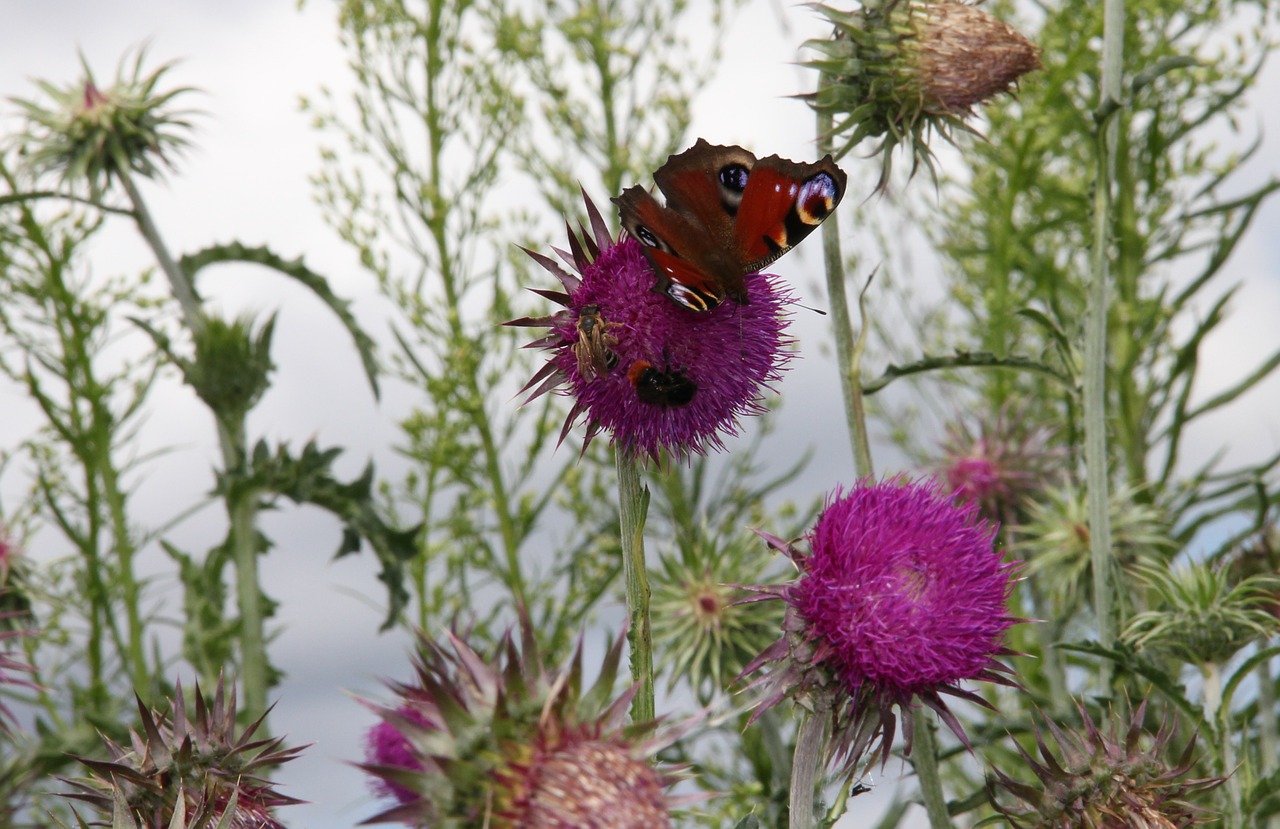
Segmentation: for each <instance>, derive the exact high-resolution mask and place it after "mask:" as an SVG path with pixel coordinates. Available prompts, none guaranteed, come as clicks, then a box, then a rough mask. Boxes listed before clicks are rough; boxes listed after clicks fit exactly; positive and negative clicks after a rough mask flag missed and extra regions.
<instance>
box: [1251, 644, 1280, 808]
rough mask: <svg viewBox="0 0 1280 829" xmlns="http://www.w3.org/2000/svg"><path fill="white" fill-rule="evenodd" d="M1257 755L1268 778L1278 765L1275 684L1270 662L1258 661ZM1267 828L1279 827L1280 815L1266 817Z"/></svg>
mask: <svg viewBox="0 0 1280 829" xmlns="http://www.w3.org/2000/svg"><path fill="white" fill-rule="evenodd" d="M1255 672H1256V673H1257V676H1258V757H1259V758H1260V759H1261V767H1260V768H1259V772H1260V776H1261V777H1263V778H1269V777H1270V776H1271V775H1273V774H1275V772H1276V769H1277V767H1280V759H1277V758H1280V746H1278V745H1277V740H1276V686H1275V680H1273V679H1272V678H1271V664H1270V663H1269V662H1268V661H1267V660H1263V661H1262V662H1260V663H1258V667H1257V669H1256V671H1255ZM1267 829H1280V815H1272V816H1271V817H1270V818H1268V819H1267Z"/></svg>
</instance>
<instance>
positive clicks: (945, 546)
mask: <svg viewBox="0 0 1280 829" xmlns="http://www.w3.org/2000/svg"><path fill="white" fill-rule="evenodd" d="M976 514H977V506H976V505H972V504H963V503H956V502H955V501H953V500H952V499H951V498H949V497H947V496H945V495H943V494H942V492H941V489H940V487H939V485H938V484H937V483H936V482H932V481H930V482H923V483H906V484H904V483H900V482H898V481H886V482H883V483H879V484H871V485H860V486H857V487H855V488H853V489H852V490H850V491H848V492H841V491H837V492H836V493H835V495H834V496H833V497H832V498H831V499H829V500H828V502H827V506H826V508H825V509H824V510H823V513H822V515H821V517H820V518H819V519H818V523H817V524H816V525H815V526H814V528H813V531H812V532H811V533H810V535H809V537H808V539H809V544H810V548H811V551H812V552H811V553H810V555H809V556H807V557H806V558H805V559H804V565H803V568H804V572H803V575H802V576H801V577H800V578H799V579H798V580H797V581H796V583H795V584H794V585H793V586H792V588H791V590H790V592H789V596H788V601H789V602H790V603H791V604H792V605H794V606H795V607H796V608H797V609H798V610H799V612H800V616H801V618H802V619H804V621H805V624H806V626H807V628H808V631H809V635H810V636H811V637H812V638H813V639H814V640H816V641H817V642H818V643H820V648H819V650H820V654H821V656H822V657H823V658H825V659H826V660H827V661H828V663H829V664H830V666H831V668H832V669H833V670H834V671H835V672H836V673H837V674H838V675H839V677H840V678H841V680H842V682H843V683H844V685H845V686H846V687H847V688H849V689H850V690H851V691H856V690H857V689H859V688H860V687H861V686H862V685H863V684H864V683H870V684H872V685H874V686H876V687H878V688H881V689H883V690H885V691H887V692H890V693H892V694H893V695H895V696H898V697H899V698H901V699H903V700H905V699H907V698H909V697H910V696H912V695H914V694H918V693H925V692H928V691H929V690H930V689H933V688H937V687H938V686H942V685H950V684H953V683H956V682H959V681H960V680H963V679H971V678H974V677H978V676H980V675H981V674H982V673H983V672H984V671H985V670H987V669H988V668H989V667H990V665H991V661H992V657H993V655H994V654H995V653H997V652H998V651H999V650H1000V648H1001V644H1002V642H1003V639H1004V632H1005V630H1006V629H1008V628H1009V626H1010V625H1012V624H1013V622H1014V620H1012V619H1010V618H1009V617H1008V615H1007V614H1006V602H1007V600H1008V597H1009V591H1010V588H1011V584H1012V582H1011V578H1010V575H1011V573H1010V570H1011V568H1012V566H1013V565H1011V564H1009V563H1008V562H1005V561H1004V560H1003V558H1002V556H1001V555H1000V554H999V553H998V552H996V551H995V550H994V549H993V542H994V537H995V532H996V528H995V526H994V525H992V524H989V523H987V522H986V521H983V520H980V519H977V515H976Z"/></svg>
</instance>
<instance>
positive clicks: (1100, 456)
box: [1083, 0, 1124, 689]
mask: <svg viewBox="0 0 1280 829" xmlns="http://www.w3.org/2000/svg"><path fill="white" fill-rule="evenodd" d="M1103 15H1104V16H1103V26H1104V29H1103V43H1102V100H1101V101H1100V102H1099V104H1098V110H1097V112H1095V113H1094V117H1095V120H1096V121H1097V127H1098V130H1097V168H1096V183H1095V185H1094V188H1093V211H1094V213H1093V263H1092V268H1093V274H1092V278H1091V279H1090V283H1089V301H1088V311H1087V312H1086V316H1085V342H1084V389H1083V397H1084V401H1083V408H1084V463H1085V482H1086V488H1087V493H1088V503H1087V507H1088V511H1089V552H1090V562H1091V565H1092V568H1093V605H1094V610H1095V612H1096V614H1097V623H1098V640H1099V641H1100V642H1102V643H1103V644H1104V645H1108V644H1109V643H1110V642H1111V641H1112V640H1114V639H1115V618H1114V611H1113V610H1112V605H1113V597H1112V592H1111V591H1112V582H1111V574H1112V572H1113V569H1114V566H1113V561H1112V551H1111V513H1110V494H1109V482H1108V463H1107V411H1106V410H1107V399H1106V395H1107V380H1106V372H1107V316H1108V313H1107V305H1108V293H1109V288H1110V281H1111V280H1110V276H1111V265H1110V262H1111V259H1110V254H1109V250H1110V244H1111V233H1110V229H1111V224H1112V217H1111V209H1112V194H1111V187H1112V181H1113V179H1114V175H1115V169H1114V168H1115V161H1114V159H1113V157H1112V151H1113V149H1114V148H1115V146H1116V141H1117V137H1118V136H1119V129H1120V123H1119V120H1118V119H1117V117H1116V115H1117V113H1118V111H1119V108H1120V76H1121V73H1122V71H1123V57H1124V51H1123V49H1124V0H1106V4H1105V6H1104V8H1103ZM1099 671H1100V676H1099V680H1100V684H1101V686H1102V688H1103V689H1105V688H1106V687H1107V686H1109V685H1110V681H1111V668H1110V663H1108V662H1107V661H1106V660H1102V662H1101V665H1100V666H1099Z"/></svg>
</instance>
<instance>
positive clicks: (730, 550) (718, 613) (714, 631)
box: [650, 529, 782, 705]
mask: <svg viewBox="0 0 1280 829" xmlns="http://www.w3.org/2000/svg"><path fill="white" fill-rule="evenodd" d="M773 563H774V562H772V561H770V560H769V558H768V557H766V556H762V555H760V550H759V540H758V539H757V538H756V537H755V536H754V535H749V534H748V535H747V536H745V537H743V536H735V537H730V538H726V537H724V536H723V535H721V534H718V533H714V532H713V531H712V530H710V529H704V531H702V532H699V533H698V534H697V537H696V538H695V539H694V540H692V541H691V542H689V543H682V544H680V546H679V550H678V551H675V550H673V551H671V552H669V553H668V554H667V555H665V556H663V557H662V559H661V566H660V567H659V568H658V569H656V570H655V571H654V572H653V573H652V574H651V575H650V580H651V583H652V585H653V612H652V617H653V640H654V650H655V652H656V653H657V654H658V655H659V659H660V660H661V665H662V668H663V670H664V672H666V673H667V674H668V676H669V677H670V687H671V688H672V689H674V688H675V686H676V685H677V684H678V683H688V686H689V687H690V688H691V689H692V690H693V692H694V694H695V695H696V696H697V698H698V700H699V702H701V703H702V704H704V705H705V704H707V703H709V702H710V700H711V698H712V697H713V696H714V695H715V694H719V693H722V692H724V691H725V690H727V688H728V685H729V684H730V683H732V682H733V681H734V679H735V678H736V677H737V676H738V675H739V674H741V673H742V669H743V668H744V667H746V665H747V664H748V663H749V662H750V661H751V660H752V659H753V658H755V656H756V654H758V653H760V651H761V650H763V649H764V647H765V646H767V645H768V644H769V642H770V641H771V640H772V639H774V638H775V637H776V636H777V635H778V626H779V625H780V624H781V622H782V608H780V607H778V606H777V605H776V603H771V602H744V601H743V599H744V598H746V597H747V596H748V595H749V593H748V592H747V590H746V589H745V588H743V587H741V586H740V585H744V584H759V583H761V582H762V581H764V580H765V579H767V578H769V577H770V573H769V572H768V570H769V569H771V568H772V566H773Z"/></svg>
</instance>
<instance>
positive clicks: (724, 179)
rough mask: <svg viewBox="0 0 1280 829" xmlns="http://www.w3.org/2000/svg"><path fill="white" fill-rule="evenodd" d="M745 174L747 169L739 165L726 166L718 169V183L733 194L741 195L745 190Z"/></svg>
mask: <svg viewBox="0 0 1280 829" xmlns="http://www.w3.org/2000/svg"><path fill="white" fill-rule="evenodd" d="M747 173H748V171H747V168H746V167H744V166H742V165H741V164H726V165H725V166H723V167H721V168H720V183H721V184H722V185H724V187H725V188H727V189H729V190H732V191H734V192H735V193H741V192H742V191H743V190H746V189H747Z"/></svg>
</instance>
